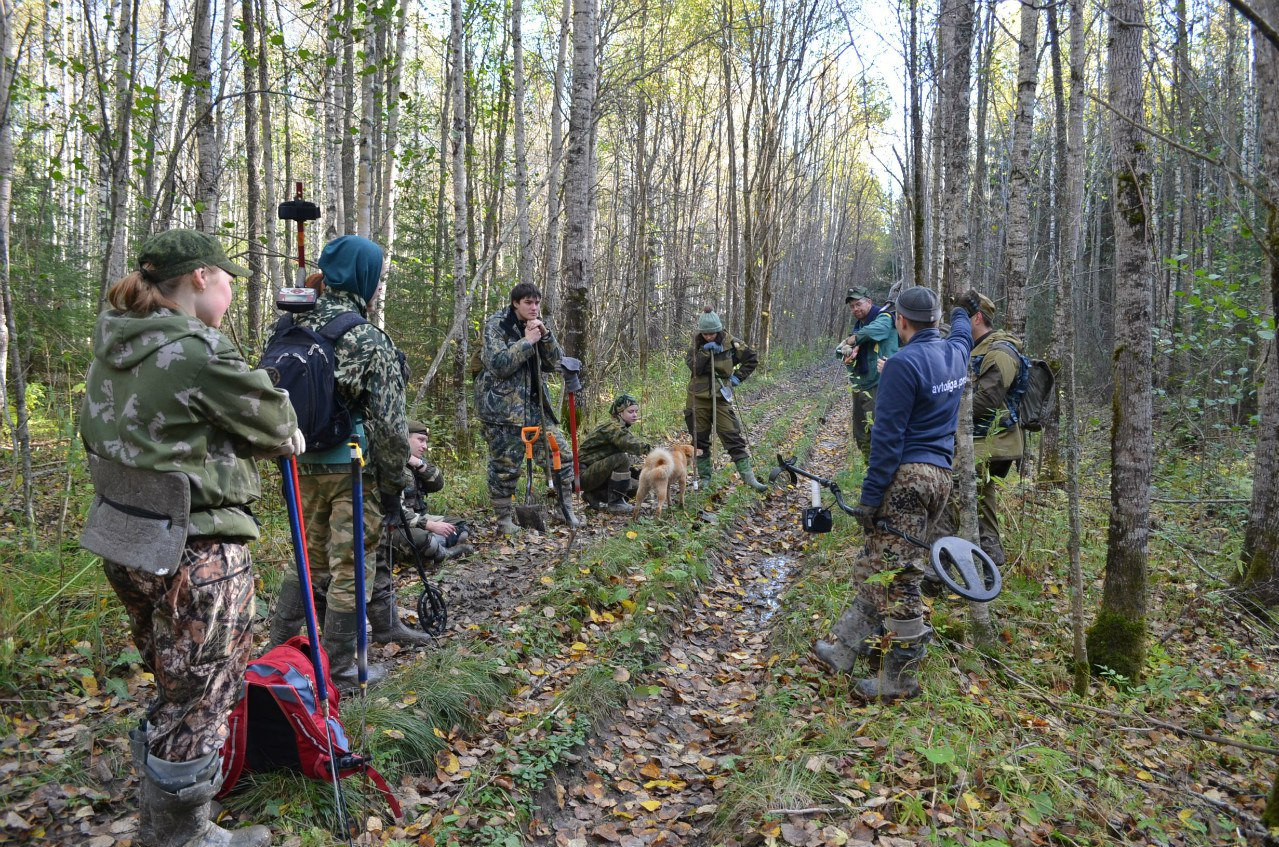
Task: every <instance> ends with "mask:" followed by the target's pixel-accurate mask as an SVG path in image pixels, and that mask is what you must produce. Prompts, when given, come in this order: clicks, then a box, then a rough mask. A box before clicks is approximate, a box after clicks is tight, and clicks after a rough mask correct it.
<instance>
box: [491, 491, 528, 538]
mask: <svg viewBox="0 0 1279 847" xmlns="http://www.w3.org/2000/svg"><path fill="white" fill-rule="evenodd" d="M493 514H494V516H495V517H496V518H497V531H498V532H500V533H501V534H503V535H519V534H520V532H521V531H522V530H521V529H520V527H519V524H517V523H515V503H514V501H513V500H512V498H510V497H494V498H493Z"/></svg>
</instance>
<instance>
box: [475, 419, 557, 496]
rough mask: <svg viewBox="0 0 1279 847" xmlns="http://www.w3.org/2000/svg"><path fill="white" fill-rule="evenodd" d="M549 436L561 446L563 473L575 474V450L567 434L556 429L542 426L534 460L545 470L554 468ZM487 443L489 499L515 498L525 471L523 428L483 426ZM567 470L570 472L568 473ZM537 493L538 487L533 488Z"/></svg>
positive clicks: (522, 488)
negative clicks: (566, 436)
mask: <svg viewBox="0 0 1279 847" xmlns="http://www.w3.org/2000/svg"><path fill="white" fill-rule="evenodd" d="M548 432H549V433H550V434H551V435H553V436H554V437H555V441H556V442H557V443H558V444H559V447H560V469H561V473H562V474H563V473H567V474H568V475H570V476H571V475H572V473H573V447H572V445H571V444H570V443H569V441H568V439H566V438H565V437H564V433H563V432H561V431H560V428H559V427H557V426H543V427H542V428H541V432H540V434H539V436H538V439H537V442H536V443H535V444H534V445H533V461H534V463H535V464H537V465H539V466H541V467H542V468H543V469H544V470H549V469H550V467H551V459H550V448H549V447H548V445H547V440H546V435H547V433H548ZM484 440H485V441H487V442H488V444H489V475H488V482H489V497H490V498H492V499H494V500H499V499H502V498H504V497H514V496H515V495H516V493H517V491H516V489H517V488H518V489H519V492H520V493H521V496H523V494H522V492H523V491H524V484H526V483H521V481H520V474H521V473H523V472H524V442H522V441H521V440H520V427H518V426H508V425H506V424H492V423H488V422H487V421H486V422H485V423H484ZM565 469H567V470H565ZM533 491H534V492H535V493H536V492H537V491H538V486H537V485H536V484H535V485H534V486H533Z"/></svg>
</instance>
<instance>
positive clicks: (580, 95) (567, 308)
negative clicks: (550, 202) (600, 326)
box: [561, 0, 596, 359]
mask: <svg viewBox="0 0 1279 847" xmlns="http://www.w3.org/2000/svg"><path fill="white" fill-rule="evenodd" d="M595 14H596V13H595V0H573V101H572V105H571V106H570V108H569V118H568V158H567V161H566V162H565V164H564V211H565V223H566V229H565V232H564V263H563V268H564V280H563V282H564V285H563V297H564V319H563V320H564V329H563V334H562V337H561V342H562V343H563V345H564V352H565V353H567V354H568V355H570V356H576V357H577V358H579V359H585V358H587V355H586V354H587V351H588V350H589V349H590V338H589V334H588V330H589V320H590V294H591V285H592V283H593V281H594V280H593V279H592V276H593V274H592V269H591V217H590V213H591V193H592V192H593V190H594V183H595V174H594V168H593V167H592V164H593V161H594V157H593V156H592V150H591V146H592V145H591V142H592V133H591V128H592V125H593V124H594V114H595V87H596V67H595Z"/></svg>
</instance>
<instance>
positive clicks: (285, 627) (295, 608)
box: [267, 577, 306, 648]
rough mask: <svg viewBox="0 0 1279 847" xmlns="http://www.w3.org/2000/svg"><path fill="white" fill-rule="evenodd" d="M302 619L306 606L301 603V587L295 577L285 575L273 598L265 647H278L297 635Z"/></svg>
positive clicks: (304, 617)
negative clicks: (269, 633)
mask: <svg viewBox="0 0 1279 847" xmlns="http://www.w3.org/2000/svg"><path fill="white" fill-rule="evenodd" d="M304 620H306V608H305V607H304V606H303V605H302V588H301V586H300V585H299V584H298V581H297V579H289V578H288V577H285V579H284V581H283V582H281V583H280V593H279V595H278V596H277V597H276V599H275V611H274V612H273V613H272V615H271V637H270V640H269V641H268V642H267V647H268V648H269V647H279V646H280V645H281V644H283V643H284V642H286V641H288V640H289V639H290V638H292V637H293V636H295V635H297V634H298V630H299V629H301V627H302V623H303V621H304Z"/></svg>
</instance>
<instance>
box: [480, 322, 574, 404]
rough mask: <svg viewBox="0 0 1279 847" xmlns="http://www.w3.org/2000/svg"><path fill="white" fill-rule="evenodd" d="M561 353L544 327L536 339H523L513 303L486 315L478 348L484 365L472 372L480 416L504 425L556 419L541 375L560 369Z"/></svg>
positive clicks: (522, 326) (521, 323) (557, 344)
mask: <svg viewBox="0 0 1279 847" xmlns="http://www.w3.org/2000/svg"><path fill="white" fill-rule="evenodd" d="M535 347H536V351H535V350H534V348H535ZM563 355H564V351H563V350H561V349H560V344H559V342H558V341H556V340H555V336H554V334H552V333H550V332H549V331H548V332H547V334H546V335H545V336H544V337H543V338H542V340H541V341H539V342H538V343H537V344H536V345H533V344H529V343H528V342H527V341H525V340H524V321H521V320H520V319H519V318H517V317H516V316H515V309H514V307H511V306H508V307H507V308H505V309H503V310H502V311H500V312H498V313H496V314H494V315H490V316H489V318H488V320H486V321H485V322H484V347H483V349H482V350H481V352H480V362H481V363H482V364H483V365H484V370H482V371H480V373H479V374H478V375H477V376H476V377H475V411H476V414H478V415H479V418H480V420H482V421H483V422H484V423H487V424H499V425H505V426H530V425H540V424H541V423H542V422H543V421H549V422H550V423H553V424H557V423H559V420H558V419H557V418H556V416H555V411H554V407H553V406H552V405H551V392H550V391H549V389H547V387H546V377H547V375H548V374H554V373H556V372H557V371H558V370H559V367H560V358H561V357H562V356H563ZM535 364H536V365H537V366H536V367H535ZM534 398H538V399H534ZM539 400H540V402H541V411H542V414H541V415H540V416H539V415H538V414H537V411H538V402H539Z"/></svg>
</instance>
